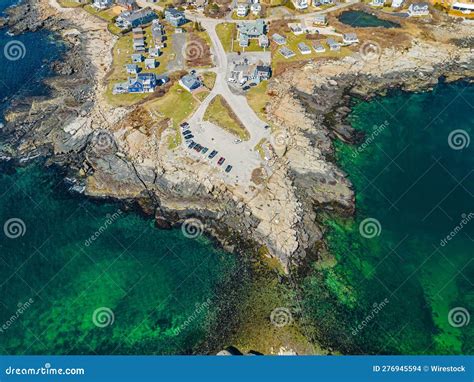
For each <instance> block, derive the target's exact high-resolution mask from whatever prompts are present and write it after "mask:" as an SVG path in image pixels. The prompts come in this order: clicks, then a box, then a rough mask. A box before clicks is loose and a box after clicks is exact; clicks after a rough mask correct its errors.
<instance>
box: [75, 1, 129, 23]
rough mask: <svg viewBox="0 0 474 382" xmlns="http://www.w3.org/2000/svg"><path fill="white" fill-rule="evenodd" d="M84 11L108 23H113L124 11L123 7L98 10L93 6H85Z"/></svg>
mask: <svg viewBox="0 0 474 382" xmlns="http://www.w3.org/2000/svg"><path fill="white" fill-rule="evenodd" d="M84 9H85V10H86V11H87V12H89V13H90V14H92V15H94V16H97V17H100V18H101V19H103V20H105V21H107V22H109V23H110V22H112V20H113V19H114V18H115V17H117V16H118V15H119V14H120V12H121V11H122V8H121V7H118V6H115V7H112V8H108V9H104V10H102V11H101V10H98V9H97V8H94V7H93V6H92V5H89V4H88V5H86V6H84Z"/></svg>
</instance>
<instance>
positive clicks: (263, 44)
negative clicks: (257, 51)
mask: <svg viewBox="0 0 474 382" xmlns="http://www.w3.org/2000/svg"><path fill="white" fill-rule="evenodd" d="M258 45H259V46H260V48H268V47H269V46H270V41H269V40H268V37H267V36H266V35H264V34H262V35H261V36H259V37H258Z"/></svg>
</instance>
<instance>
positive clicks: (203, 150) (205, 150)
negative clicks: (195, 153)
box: [201, 147, 209, 154]
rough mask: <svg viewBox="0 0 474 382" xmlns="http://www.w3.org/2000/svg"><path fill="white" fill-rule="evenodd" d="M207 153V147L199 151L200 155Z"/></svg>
mask: <svg viewBox="0 0 474 382" xmlns="http://www.w3.org/2000/svg"><path fill="white" fill-rule="evenodd" d="M208 151H209V149H208V148H207V147H204V148H203V149H202V150H201V153H202V154H205V153H207V152H208Z"/></svg>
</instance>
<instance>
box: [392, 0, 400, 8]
mask: <svg viewBox="0 0 474 382" xmlns="http://www.w3.org/2000/svg"><path fill="white" fill-rule="evenodd" d="M402 4H403V0H392V8H400V7H401V6H402Z"/></svg>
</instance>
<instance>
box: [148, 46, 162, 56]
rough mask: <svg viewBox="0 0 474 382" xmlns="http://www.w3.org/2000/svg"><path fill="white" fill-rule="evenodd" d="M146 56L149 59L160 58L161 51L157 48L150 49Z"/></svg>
mask: <svg viewBox="0 0 474 382" xmlns="http://www.w3.org/2000/svg"><path fill="white" fill-rule="evenodd" d="M148 54H149V55H150V57H160V54H161V51H160V49H159V48H150V49H149V50H148Z"/></svg>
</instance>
